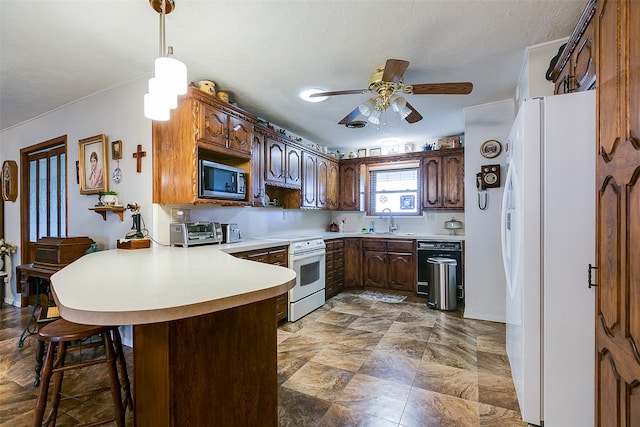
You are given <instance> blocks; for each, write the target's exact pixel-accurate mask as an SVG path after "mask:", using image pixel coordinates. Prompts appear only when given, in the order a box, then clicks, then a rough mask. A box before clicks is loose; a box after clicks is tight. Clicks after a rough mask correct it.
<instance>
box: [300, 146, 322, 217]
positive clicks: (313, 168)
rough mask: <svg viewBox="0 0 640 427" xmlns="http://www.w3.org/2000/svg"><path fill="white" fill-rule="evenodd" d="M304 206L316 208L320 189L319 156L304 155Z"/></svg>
mask: <svg viewBox="0 0 640 427" xmlns="http://www.w3.org/2000/svg"><path fill="white" fill-rule="evenodd" d="M302 174H303V175H302V207H303V208H315V207H316V204H317V191H318V156H316V155H315V154H311V153H303V155H302Z"/></svg>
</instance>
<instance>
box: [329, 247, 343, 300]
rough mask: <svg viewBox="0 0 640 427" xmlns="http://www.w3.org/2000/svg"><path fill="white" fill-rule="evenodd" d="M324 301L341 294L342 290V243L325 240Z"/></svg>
mask: <svg viewBox="0 0 640 427" xmlns="http://www.w3.org/2000/svg"><path fill="white" fill-rule="evenodd" d="M325 243H326V244H327V255H326V273H325V287H324V293H325V300H328V299H329V298H331V297H332V296H334V295H336V294H337V293H339V292H341V291H342V289H343V288H344V264H345V263H344V241H343V240H342V239H334V240H326V241H325Z"/></svg>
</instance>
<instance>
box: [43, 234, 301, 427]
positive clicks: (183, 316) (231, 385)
mask: <svg viewBox="0 0 640 427" xmlns="http://www.w3.org/2000/svg"><path fill="white" fill-rule="evenodd" d="M294 281H295V273H294V272H293V271H292V270H289V269H287V268H283V267H278V266H273V265H269V264H260V263H255V262H250V261H246V260H242V259H238V258H235V257H233V256H231V255H228V254H226V253H224V252H223V251H220V250H219V249H217V248H215V247H212V246H201V247H194V248H189V249H188V250H185V249H184V248H179V247H160V248H151V249H139V250H133V251H131V250H122V249H117V250H109V251H103V252H96V253H92V254H88V255H86V256H84V257H82V258H80V259H79V260H78V261H76V262H74V263H72V264H70V265H69V266H67V267H65V268H64V269H62V270H60V271H59V272H57V273H56V274H54V275H53V276H52V277H51V284H52V289H53V293H54V297H55V299H56V303H57V304H58V306H59V310H60V314H61V315H62V317H63V318H65V319H67V320H69V321H72V322H77V323H84V324H94V325H96V324H97V325H127V324H131V325H133V330H134V348H133V350H134V369H133V371H134V386H135V393H134V394H135V398H134V402H135V421H136V425H137V426H173V425H273V426H275V425H277V420H278V417H277V363H276V325H275V322H273V317H274V313H275V311H276V305H275V304H276V303H275V298H276V297H277V296H278V295H280V294H282V293H284V292H287V291H288V290H289V289H290V288H291V287H292V286H293V284H294Z"/></svg>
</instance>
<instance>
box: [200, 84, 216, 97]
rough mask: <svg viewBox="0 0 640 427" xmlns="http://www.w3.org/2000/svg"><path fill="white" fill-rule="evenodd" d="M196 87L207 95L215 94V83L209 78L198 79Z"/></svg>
mask: <svg viewBox="0 0 640 427" xmlns="http://www.w3.org/2000/svg"><path fill="white" fill-rule="evenodd" d="M198 89H200V90H201V91H203V92H205V93H208V94H209V95H213V96H216V84H215V83H214V82H212V81H211V80H200V81H199V82H198Z"/></svg>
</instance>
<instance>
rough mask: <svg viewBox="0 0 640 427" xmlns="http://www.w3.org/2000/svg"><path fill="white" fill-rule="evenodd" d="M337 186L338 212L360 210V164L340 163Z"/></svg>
mask: <svg viewBox="0 0 640 427" xmlns="http://www.w3.org/2000/svg"><path fill="white" fill-rule="evenodd" d="M338 185H339V188H340V203H339V206H340V210H342V211H358V210H360V209H361V206H360V163H355V162H350V163H348V164H342V163H341V164H340V179H339V184H338Z"/></svg>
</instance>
